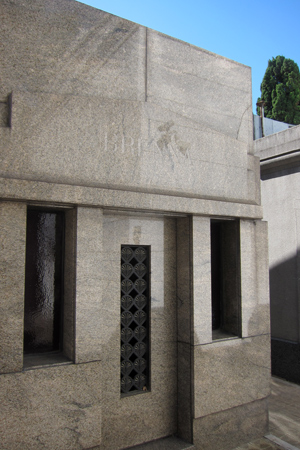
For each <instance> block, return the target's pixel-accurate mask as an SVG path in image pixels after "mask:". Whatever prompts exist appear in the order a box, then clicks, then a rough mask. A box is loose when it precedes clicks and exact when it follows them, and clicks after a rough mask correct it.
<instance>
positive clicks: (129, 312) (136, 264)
mask: <svg viewBox="0 0 300 450" xmlns="http://www.w3.org/2000/svg"><path fill="white" fill-rule="evenodd" d="M149 298H150V286H149V248H148V247H140V246H129V245H122V247H121V393H122V394H128V393H131V392H136V391H142V392H143V391H147V390H149Z"/></svg>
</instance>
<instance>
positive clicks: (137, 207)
mask: <svg viewBox="0 0 300 450" xmlns="http://www.w3.org/2000/svg"><path fill="white" fill-rule="evenodd" d="M0 8H1V14H2V17H3V18H4V20H3V27H2V28H1V39H2V41H3V42H4V43H5V44H4V46H3V58H2V60H3V61H4V65H3V66H2V68H1V85H0V96H1V98H0V106H1V108H0V113H1V125H2V126H1V127H0V154H1V161H0V198H1V210H2V212H3V214H2V216H1V219H0V220H1V227H2V229H3V242H2V241H1V242H2V247H3V249H4V252H1V261H0V267H1V271H2V272H3V274H4V280H5V282H4V285H3V291H2V292H3V293H2V294H1V295H2V296H1V310H2V311H3V314H1V316H0V321H1V325H2V328H1V332H0V338H1V375H0V384H1V400H2V405H3V407H2V409H1V414H2V415H3V416H2V419H3V420H2V421H0V423H1V424H2V425H1V429H0V432H1V434H2V436H3V442H4V443H5V446H6V448H9V449H10V450H17V449H22V450H23V449H30V450H34V449H40V447H41V445H43V446H44V448H45V449H49V450H50V449H53V448H55V447H59V448H63V449H70V450H71V449H72V450H75V449H88V448H93V447H95V448H99V449H101V450H109V449H111V450H116V449H121V448H124V447H128V446H131V445H137V444H139V443H141V442H144V441H148V440H152V439H158V438H160V437H163V436H166V435H169V434H173V433H177V434H178V435H179V436H181V437H182V438H184V439H186V440H188V441H190V442H194V443H195V448H196V449H199V450H200V449H201V448H203V446H204V447H205V449H206V450H216V449H219V448H220V442H222V448H223V449H224V450H226V449H231V448H232V447H235V446H237V445H238V444H239V443H241V442H245V441H247V440H249V439H250V438H253V437H256V436H260V435H262V434H263V433H264V432H265V431H266V428H267V403H266V398H267V396H268V393H269V384H268V383H269V372H270V370H269V363H270V362H269V357H268V354H269V341H268V336H269V320H268V276H267V255H266V252H265V248H266V240H267V229H266V225H265V223H263V222H261V218H262V208H261V205H260V186H259V158H257V157H256V156H254V155H253V142H252V135H253V129H252V105H251V71H250V68H248V67H245V66H243V65H240V64H238V63H236V62H233V61H229V60H227V59H225V58H223V57H220V56H218V55H215V54H212V53H209V52H207V51H205V50H203V49H199V48H196V47H194V46H191V45H189V44H187V43H184V42H180V41H178V40H176V39H173V38H171V37H168V36H165V35H162V34H161V33H158V32H156V31H153V30H149V29H146V28H144V27H142V26H139V25H137V24H134V23H131V22H128V21H126V20H124V19H121V18H118V17H115V16H112V15H110V14H107V13H105V12H102V11H98V10H95V9H93V8H90V7H87V6H85V5H82V4H80V3H77V2H75V1H73V0H52V1H51V2H49V1H48V0H29V1H27V2H25V3H24V2H23V1H22V0H13V1H8V0H4V1H2V2H1V5H0ZM28 206H35V207H43V208H50V209H51V208H56V209H57V208H59V209H60V210H63V211H64V212H65V218H66V230H67V232H66V242H65V252H66V255H65V287H64V288H65V314H64V316H65V317H64V343H63V355H59V356H57V359H54V360H53V359H52V360H51V361H50V360H49V359H47V358H46V359H43V360H39V361H38V360H37V359H34V358H33V359H30V358H29V359H28V358H23V351H22V350H23V307H24V294H23V293H24V271H25V254H26V251H29V249H26V248H25V237H26V209H27V207H28ZM213 218H215V219H222V220H229V219H234V220H235V223H238V229H239V242H240V247H239V250H238V251H239V255H240V260H239V261H240V269H239V268H238V270H237V271H238V272H239V273H238V274H237V276H238V277H239V285H240V294H241V295H240V297H239V299H238V301H239V314H240V316H239V330H240V331H239V333H237V334H236V335H235V336H230V338H229V337H228V336H224V335H223V336H222V339H220V338H219V339H215V340H214V339H213V336H212V326H211V242H210V221H211V219H213ZM1 239H2V234H1ZM121 244H130V245H150V246H151V260H152V272H151V285H152V294H151V359H152V365H151V390H150V391H148V392H143V393H142V394H141V395H133V396H128V397H120V367H119V364H120V271H119V264H120V254H119V253H120V246H121ZM8 392H9V395H7V393H8ZM177 405H179V406H180V408H178V407H177ZM249 417H251V420H249ZM220 422H222V423H224V422H226V423H227V424H228V427H226V430H224V431H222V429H220V433H219V434H218V435H216V434H215V432H214V430H215V429H216V426H217V425H218V423H220ZM16 424H18V426H17V427H16ZM212 436H213V438H212Z"/></svg>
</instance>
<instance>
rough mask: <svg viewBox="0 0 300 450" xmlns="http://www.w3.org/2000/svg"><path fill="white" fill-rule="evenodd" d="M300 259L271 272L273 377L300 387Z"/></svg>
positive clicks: (288, 262) (279, 265)
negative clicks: (299, 291) (297, 384)
mask: <svg viewBox="0 0 300 450" xmlns="http://www.w3.org/2000/svg"><path fill="white" fill-rule="evenodd" d="M298 260H299V262H300V255H299V256H298V255H297V256H295V257H293V258H290V259H287V260H286V261H284V262H282V263H280V264H278V265H276V266H274V267H272V269H270V309H271V359H272V375H276V376H278V377H280V378H284V379H286V380H288V381H291V382H294V383H299V384H300V339H299V306H300V305H299V299H298V277H297V275H298V270H297V268H298V265H299V262H298Z"/></svg>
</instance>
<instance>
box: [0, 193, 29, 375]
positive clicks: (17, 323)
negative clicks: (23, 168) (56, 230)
mask: <svg viewBox="0 0 300 450" xmlns="http://www.w3.org/2000/svg"><path fill="white" fill-rule="evenodd" d="M0 229H1V233H0V249H1V253H0V254H1V257H0V258H1V259H0V276H1V294H0V295H1V298H0V373H7V372H15V371H19V370H22V366H23V321H24V312H23V311H24V306H23V305H24V281H25V245H26V204H16V203H9V202H1V203H0Z"/></svg>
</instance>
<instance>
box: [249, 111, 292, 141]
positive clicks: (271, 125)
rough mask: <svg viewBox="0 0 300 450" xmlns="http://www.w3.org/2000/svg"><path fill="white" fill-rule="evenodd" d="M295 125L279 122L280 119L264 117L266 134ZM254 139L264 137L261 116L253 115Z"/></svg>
mask: <svg viewBox="0 0 300 450" xmlns="http://www.w3.org/2000/svg"><path fill="white" fill-rule="evenodd" d="M294 126H295V125H291V124H289V123H284V122H279V121H278V120H273V119H268V118H267V117H264V118H263V127H264V136H269V135H270V134H275V133H279V132H280V131H283V130H287V129H288V128H292V127H294ZM253 132H254V133H253V139H255V140H256V139H260V138H262V137H263V131H262V123H261V117H260V116H256V115H253Z"/></svg>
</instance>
